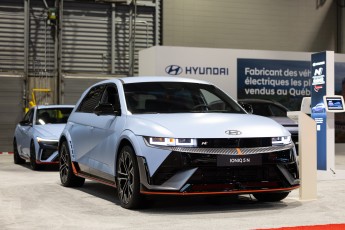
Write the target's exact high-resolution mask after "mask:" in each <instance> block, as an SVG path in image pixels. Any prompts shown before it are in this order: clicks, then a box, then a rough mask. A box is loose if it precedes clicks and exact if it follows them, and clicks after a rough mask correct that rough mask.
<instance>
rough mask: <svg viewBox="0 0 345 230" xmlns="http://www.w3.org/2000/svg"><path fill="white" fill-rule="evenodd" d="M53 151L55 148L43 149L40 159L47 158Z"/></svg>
mask: <svg viewBox="0 0 345 230" xmlns="http://www.w3.org/2000/svg"><path fill="white" fill-rule="evenodd" d="M55 151H56V150H55V149H43V150H42V155H41V160H47V159H48V158H49V157H50V156H51V155H52V154H53V153H54V152H55Z"/></svg>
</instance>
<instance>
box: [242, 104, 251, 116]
mask: <svg viewBox="0 0 345 230" xmlns="http://www.w3.org/2000/svg"><path fill="white" fill-rule="evenodd" d="M240 105H241V106H242V108H244V110H245V111H247V113H250V114H253V106H252V105H250V104H242V103H240Z"/></svg>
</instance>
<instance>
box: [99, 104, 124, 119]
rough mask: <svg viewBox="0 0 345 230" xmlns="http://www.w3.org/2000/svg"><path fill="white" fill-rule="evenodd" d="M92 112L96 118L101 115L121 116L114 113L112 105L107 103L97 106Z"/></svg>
mask: <svg viewBox="0 0 345 230" xmlns="http://www.w3.org/2000/svg"><path fill="white" fill-rule="evenodd" d="M93 112H94V113H95V114H96V115H97V116H101V115H113V116H120V115H121V111H115V109H114V107H113V105H112V104H109V103H104V104H99V105H97V106H96V108H95V109H94V110H93Z"/></svg>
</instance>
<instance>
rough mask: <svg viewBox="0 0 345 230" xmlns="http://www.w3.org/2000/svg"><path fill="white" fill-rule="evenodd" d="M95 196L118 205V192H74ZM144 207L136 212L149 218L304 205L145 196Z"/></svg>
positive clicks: (91, 185)
mask: <svg viewBox="0 0 345 230" xmlns="http://www.w3.org/2000/svg"><path fill="white" fill-rule="evenodd" d="M75 189H77V190H79V191H82V192H85V193H87V194H90V195H92V196H96V197H99V198H101V199H104V200H106V201H108V202H111V203H114V205H118V206H119V208H120V201H119V199H118V197H117V190H116V188H113V187H110V186H107V185H103V184H100V183H98V182H93V181H88V180H87V181H86V182H85V184H84V186H83V187H80V188H75ZM143 199H144V203H145V205H143V206H142V207H140V208H139V209H138V210H137V211H139V212H142V213H148V214H177V215H178V214H186V213H209V212H213V213H217V212H219V213H223V212H246V211H260V210H262V211H267V210H280V209H284V210H285V209H293V208H296V207H299V206H301V205H302V203H301V202H300V201H298V200H295V199H291V198H289V197H287V198H285V199H284V200H283V201H280V202H259V201H257V200H256V199H255V198H254V197H253V196H252V195H229V196H208V195H207V196H206V195H205V196H168V195H165V196H162V195H160V196H155V195H150V196H144V197H143Z"/></svg>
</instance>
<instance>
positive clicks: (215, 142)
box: [197, 138, 272, 148]
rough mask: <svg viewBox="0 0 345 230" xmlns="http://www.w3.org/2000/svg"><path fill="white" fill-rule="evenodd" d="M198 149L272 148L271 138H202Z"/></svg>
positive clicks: (198, 143)
mask: <svg viewBox="0 0 345 230" xmlns="http://www.w3.org/2000/svg"><path fill="white" fill-rule="evenodd" d="M197 146H198V148H256V147H268V146H272V139H271V138H200V139H198V140H197Z"/></svg>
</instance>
